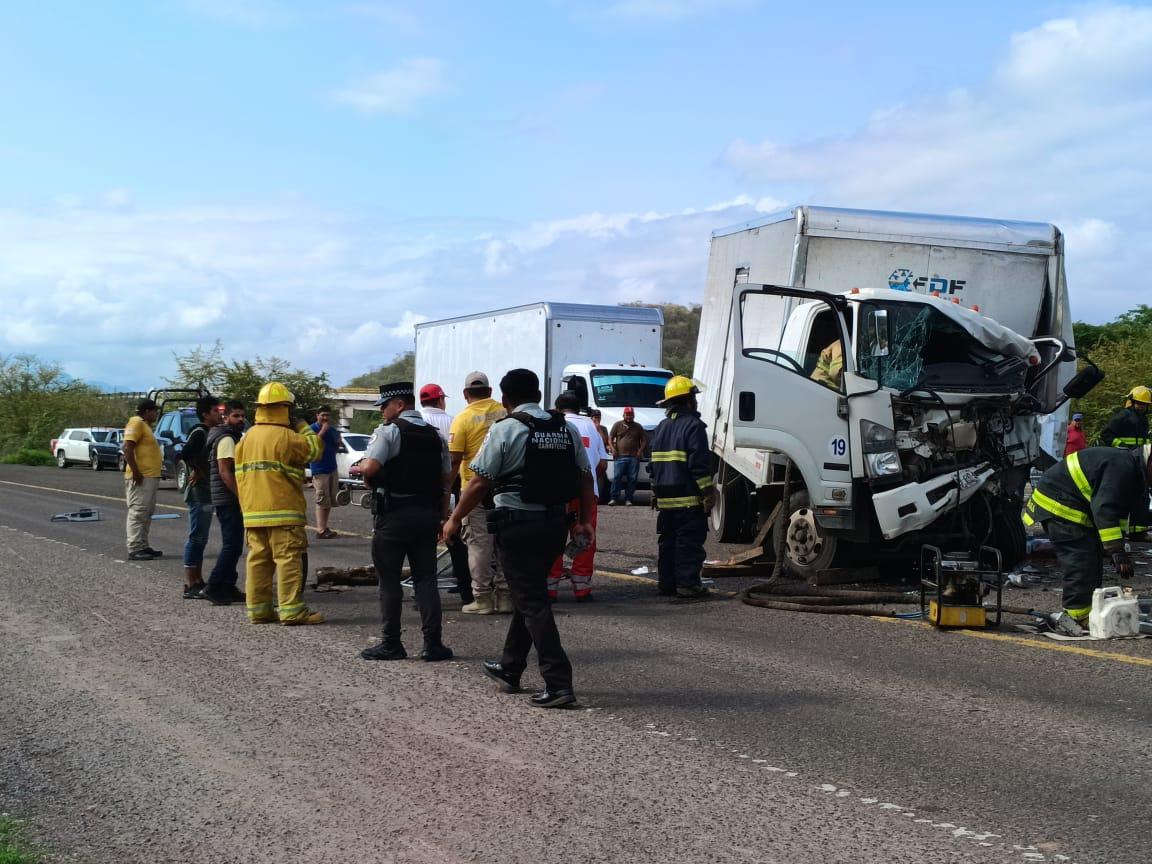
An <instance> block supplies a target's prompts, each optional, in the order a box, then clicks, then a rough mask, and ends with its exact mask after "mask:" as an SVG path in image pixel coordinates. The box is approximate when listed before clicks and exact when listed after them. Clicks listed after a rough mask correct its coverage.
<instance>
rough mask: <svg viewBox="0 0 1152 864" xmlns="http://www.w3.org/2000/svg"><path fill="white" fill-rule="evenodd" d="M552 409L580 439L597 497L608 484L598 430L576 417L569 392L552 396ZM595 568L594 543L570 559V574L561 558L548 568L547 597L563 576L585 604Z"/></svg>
mask: <svg viewBox="0 0 1152 864" xmlns="http://www.w3.org/2000/svg"><path fill="white" fill-rule="evenodd" d="M556 408H557V410H559V411H562V412H563V413H564V415H565V419H566V420H567V421H568V422H569V423H570V424H572V425H573V426H575V427H576V431H578V432H579V433H580V440H581V442H582V443H583V444H584V450H585V452H587V454H588V465H589V467H590V468H591V469H592V484H593V488H594V489H595V490H596V494H597V496H599V494H600V490H601V489H605V488H607V483H608V464H607V460H608V451H607V450H605V449H604V439H603V438H602V437H601V436H600V430H599V429H597V428H596V424H595V423H594V422H593V420H592V418H591V417H587V416H585V415H583V414H580V413H579V411H580V397H579V396H577V395H576V394H575V393H572V392H571V391H566V392H564V393H561V394H560V395H559V396H557V397H556ZM578 506H579V502H573V504H572V505H570V507H569V509H573V508H574V507H578ZM591 515H592V520H591V525H592V529H593V531H595V529H596V510H593V511H592V514H591ZM595 567H596V542H595V540H593V542H592V545H590V546H589V547H588V548H587V549H585V550H584V551H583V552H581V553H580V554H579V555H577V556H576V557H575V558H573V559H572V570H571V572H570V573H565V571H564V556H563V555H561V556H560V557H559V558H557V559H556V562H555V563H554V564H553V565H552V571H551V572H550V573H549V574H548V598H549V599H550V600H555V599H556V598H557V597H558V596H559V593H560V581H561V580H562V579H563V578H564V577H565V576H567V577H568V578H569V579H571V580H572V596H573V598H574V599H575V600H576V601H577V602H581V603H582V602H586V601H588V600H591V599H592V571H593V570H594V569H595Z"/></svg>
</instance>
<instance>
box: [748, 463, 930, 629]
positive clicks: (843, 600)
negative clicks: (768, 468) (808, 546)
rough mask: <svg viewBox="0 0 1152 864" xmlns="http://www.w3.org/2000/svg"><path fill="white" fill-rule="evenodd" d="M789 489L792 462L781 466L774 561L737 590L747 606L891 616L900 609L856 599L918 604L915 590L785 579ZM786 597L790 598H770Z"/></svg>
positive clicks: (821, 612) (788, 610) (773, 536)
mask: <svg viewBox="0 0 1152 864" xmlns="http://www.w3.org/2000/svg"><path fill="white" fill-rule="evenodd" d="M791 490H792V462H791V461H789V462H788V464H787V465H786V466H785V467H784V497H783V499H782V501H781V507H780V515H779V516H778V517H777V522H776V525H775V526H773V527H774V530H773V532H772V540H773V544H772V545H773V548H774V549H775V551H776V563H775V565H774V566H773V568H772V575H771V576H770V577H769V578H768V581H766V582H758V583H756V584H755V585H751V586H749V587H748V588H745V589H744V590H743V591H741V592H740V600H741V602H743V603H747V604H748V605H749V606H759V607H761V608H762V609H779V610H780V611H782V612H815V613H817V614H820V615H869V616H873V617H882V618H895V617H897V616H899V615H901V614H902V613H899V612H894V611H891V610H878V609H870V608H868V607H866V606H860V605H855V604H860V603H889V604H900V605H912V604H915V605H917V606H918V605H920V597H919V595H917V594H906V593H903V592H899V591H859V590H850V589H846V588H819V587H814V586H812V585H809V584H807V583H806V582H795V583H786V582H782V581H781V579H782V578H783V575H784V554H785V553H784V546H785V540H786V538H787V532H788V518H789V516H790V514H791V508H790V506H789V505H790V498H791ZM783 597H787V598H790V599H787V600H784V599H774V598H783Z"/></svg>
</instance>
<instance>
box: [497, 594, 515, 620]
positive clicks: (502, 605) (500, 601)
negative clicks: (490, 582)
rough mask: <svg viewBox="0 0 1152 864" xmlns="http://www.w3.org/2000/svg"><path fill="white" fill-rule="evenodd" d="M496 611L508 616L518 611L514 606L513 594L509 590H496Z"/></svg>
mask: <svg viewBox="0 0 1152 864" xmlns="http://www.w3.org/2000/svg"><path fill="white" fill-rule="evenodd" d="M496 611H497V612H499V613H500V614H506V615H511V614H512V613H513V612H515V611H516V609H515V607H514V606H513V605H512V592H511V591H509V590H508V589H507V588H497V589H496Z"/></svg>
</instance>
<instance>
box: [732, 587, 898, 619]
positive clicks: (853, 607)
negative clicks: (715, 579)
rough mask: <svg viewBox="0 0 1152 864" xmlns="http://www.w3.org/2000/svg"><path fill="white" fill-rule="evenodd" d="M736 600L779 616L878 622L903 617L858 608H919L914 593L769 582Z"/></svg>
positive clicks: (890, 611) (895, 613) (893, 613)
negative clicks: (872, 605) (776, 611)
mask: <svg viewBox="0 0 1152 864" xmlns="http://www.w3.org/2000/svg"><path fill="white" fill-rule="evenodd" d="M777 598H779V599H777ZM785 598H787V599H785ZM740 600H741V601H742V602H744V603H747V604H748V605H749V606H759V607H761V608H762V609H779V610H780V611H782V612H815V613H817V614H820V615H868V616H872V617H880V618H895V617H897V616H898V615H900V614H903V613H899V612H895V611H893V610H889V609H872V608H869V607H867V606H861V605H859V604H861V603H876V604H881V603H883V604H891V605H906V606H907V605H916V606H919V605H920V596H919V595H918V594H915V593H905V592H902V591H860V590H853V589H847V588H820V587H816V586H812V585H808V584H807V583H789V582H773V581H771V580H769V581H767V582H758V583H757V584H755V585H751V586H749V587H748V588H745V589H744V590H743V591H742V592H741V593H740Z"/></svg>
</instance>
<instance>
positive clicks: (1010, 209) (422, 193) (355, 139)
mask: <svg viewBox="0 0 1152 864" xmlns="http://www.w3.org/2000/svg"><path fill="white" fill-rule="evenodd" d="M0 40H2V43H0V44H2V46H3V50H2V51H0V99H2V104H3V105H4V106H5V123H4V124H3V130H4V131H3V134H2V135H0V296H2V297H3V299H4V302H5V306H6V309H7V314H6V316H4V320H3V321H2V322H0V353H13V352H17V351H27V352H32V353H36V354H38V355H40V356H41V357H44V358H46V359H51V360H55V361H58V362H60V363H62V364H63V365H64V366H65V368H66V369H67V370H68V371H70V372H72V373H73V374H76V375H80V376H82V377H85V378H89V379H92V380H97V381H101V382H106V383H111V384H115V385H120V386H125V387H148V386H151V385H153V384H155V383H158V382H157V377H158V376H159V375H162V374H164V372H166V371H167V370H168V369H170V367H171V353H172V351H173V350H175V351H185V350H187V349H188V348H190V347H193V346H195V345H196V344H201V343H203V344H209V343H211V342H212V341H213V340H214V339H215V338H217V337H219V338H221V339H222V341H223V343H224V346H225V350H226V353H228V354H230V355H232V356H235V357H238V358H242V357H250V356H254V355H256V354H262V355H269V354H276V355H279V356H283V357H287V358H288V359H290V360H293V361H294V362H296V363H298V364H299V365H302V366H305V367H307V368H311V369H314V370H317V371H319V370H326V371H328V372H329V373H330V374H331V375H332V377H333V379H334V380H335V381H336V382H337V383H341V382H343V381H344V380H346V379H347V378H348V377H350V376H352V375H355V374H357V373H359V372H362V371H365V370H367V369H369V368H372V367H374V366H377V365H379V364H380V363H382V362H385V361H387V360H388V359H389V358H390V357H391V356H392V355H393V354H394V353H396V352H397V351H400V350H403V349H404V348H406V347H408V345H409V344H410V341H411V325H412V323H413V322H414V321H417V320H420V319H423V318H435V317H443V316H447V315H453V314H464V313H468V312H474V311H479V310H481V309H485V308H492V307H495V306H503V305H513V304H515V303H521V302H530V301H534V300H539V299H555V300H586V301H601V302H617V301H621V300H630V299H642V300H668V301H675V302H693V301H697V300H698V299H699V297H700V294H701V291H702V285H703V275H704V268H705V265H706V259H707V245H708V237H709V233H710V232H711V230H713V229H714V228H717V227H722V226H724V225H728V224H732V223H735V222H739V221H742V220H744V219H747V218H750V217H751V216H754V215H755V214H756V213H757V212H758V211H763V210H768V209H775V207H777V206H778V205H780V204H784V203H798V202H813V203H823V204H832V205H844V206H865V207H880V208H891V209H902V210H926V211H932V212H956V213H963V214H968V215H987V216H1001V217H1007V218H1026V219H1036V220H1041V221H1053V222H1056V223H1057V224H1058V225H1060V226H1061V227H1062V228H1063V229H1065V231H1066V232H1067V233H1068V254H1069V273H1070V280H1071V282H1072V285H1073V304H1074V313H1075V314H1076V316H1077V317H1079V318H1083V319H1087V320H1101V319H1103V318H1107V317H1110V316H1112V315H1114V314H1116V313H1118V312H1120V311H1123V310H1125V309H1127V308H1129V307H1131V306H1133V305H1135V304H1136V303H1138V302H1147V300H1148V296H1149V295H1148V291H1147V285H1146V283H1145V282H1143V281H1142V280H1143V273H1144V271H1145V265H1144V260H1145V258H1146V257H1147V253H1148V252H1152V224H1150V223H1152V220H1150V219H1149V217H1148V216H1147V215H1146V214H1145V213H1144V212H1143V210H1144V202H1145V201H1147V200H1148V197H1149V193H1152V188H1150V187H1152V177H1150V170H1149V169H1150V168H1152V165H1150V161H1152V160H1149V157H1148V156H1147V153H1146V151H1147V142H1148V141H1149V140H1152V138H1150V134H1149V133H1152V119H1150V118H1152V108H1150V105H1149V97H1148V93H1150V92H1152V60H1150V59H1149V58H1152V9H1149V8H1148V7H1147V6H1143V7H1141V6H1120V5H1112V4H1092V5H1068V4H1055V3H1032V2H1024V0H1021V2H1015V3H1011V4H1005V3H1003V2H1000V3H990V2H989V3H986V2H970V3H967V4H964V5H963V6H962V7H957V6H951V5H950V6H944V5H942V4H924V3H873V4H857V3H852V4H847V3H845V4H837V3H828V4H795V3H793V4H783V3H769V2H757V0H604V2H592V0H552V2H549V0H535V2H523V3H498V2H494V3H486V4H482V3H431V2H426V3H400V2H395V3H393V2H373V0H361V2H356V0H348V2H320V0H314V2H301V0H147V2H143V0H141V2H129V0H117V2H115V3H103V4H101V3H91V2H81V0H71V2H60V3H54V4H34V3H31V2H11V3H7V4H4V5H3V7H2V8H0Z"/></svg>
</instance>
